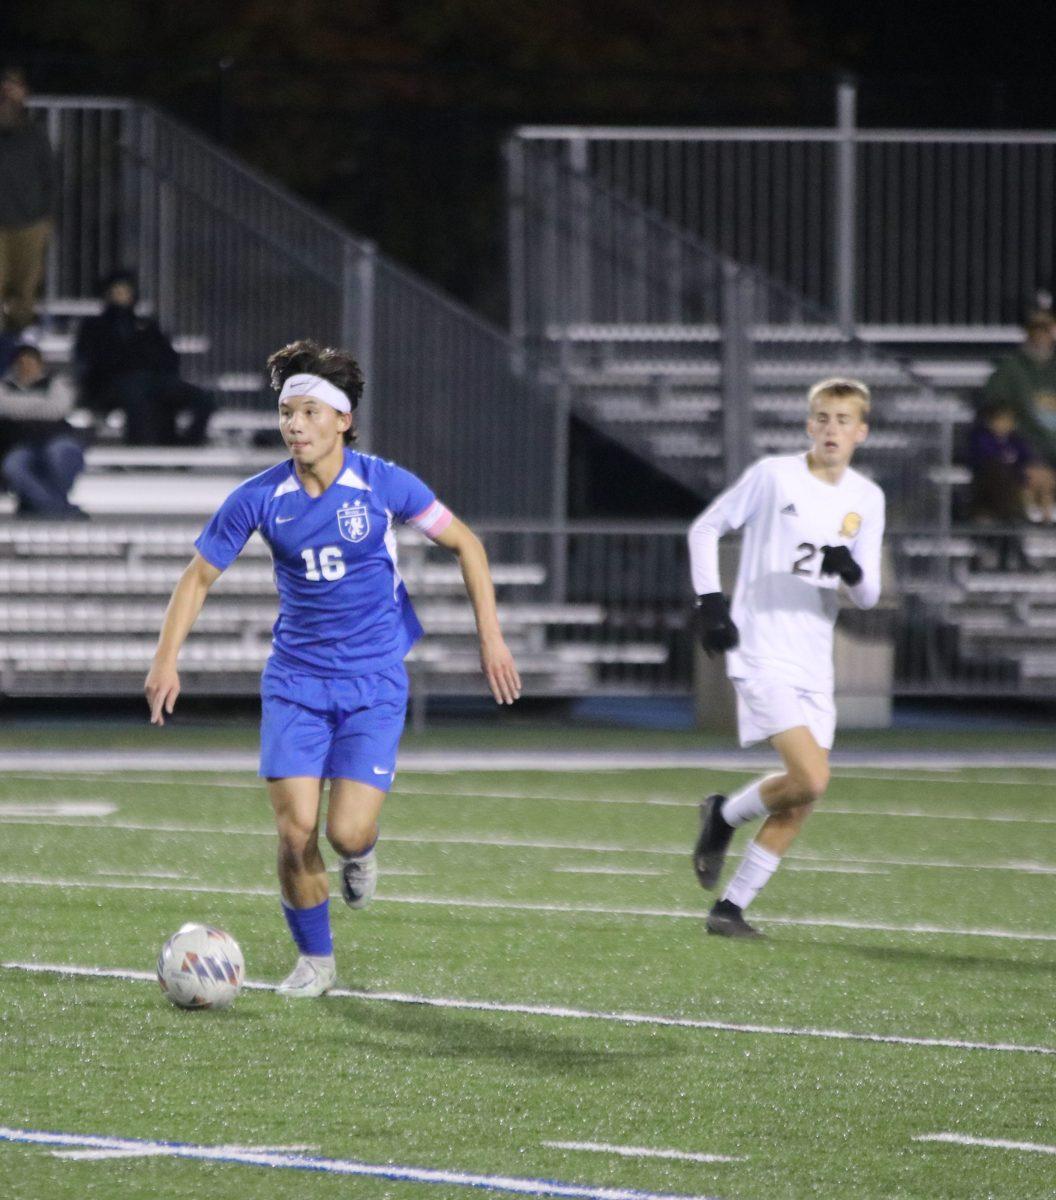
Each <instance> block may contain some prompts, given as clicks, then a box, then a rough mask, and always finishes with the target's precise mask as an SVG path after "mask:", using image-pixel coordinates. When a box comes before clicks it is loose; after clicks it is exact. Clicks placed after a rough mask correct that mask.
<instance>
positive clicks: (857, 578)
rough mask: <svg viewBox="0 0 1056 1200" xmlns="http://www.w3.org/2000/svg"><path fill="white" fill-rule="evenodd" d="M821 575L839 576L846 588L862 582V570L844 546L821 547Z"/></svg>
mask: <svg viewBox="0 0 1056 1200" xmlns="http://www.w3.org/2000/svg"><path fill="white" fill-rule="evenodd" d="M821 573H822V575H839V577H840V578H841V579H842V580H843V582H844V583H845V584H847V586H848V587H854V585H855V584H856V583H861V582H862V568H861V567H860V566H859V565H858V564H857V563H856V562H855V561H854V559H853V558H852V557H851V552H850V550H848V549H847V547H846V546H822V548H821Z"/></svg>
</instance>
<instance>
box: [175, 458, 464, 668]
mask: <svg viewBox="0 0 1056 1200" xmlns="http://www.w3.org/2000/svg"><path fill="white" fill-rule="evenodd" d="M450 521H451V514H450V512H449V511H448V510H447V509H446V508H445V507H444V506H443V505H442V504H441V503H440V502H439V501H438V500H437V498H436V497H435V496H434V495H433V493H432V492H431V491H430V490H429V488H428V487H426V485H425V484H424V483H423V482H422V481H421V480H420V479H419V478H418V477H417V476H415V475H412V474H411V472H410V471H405V470H404V469H403V468H402V467H397V466H396V465H395V464H394V463H391V462H385V461H384V460H383V459H380V458H375V457H373V456H372V455H369V454H358V453H357V452H356V451H355V450H352V449H351V448H346V449H345V465H344V467H343V469H342V471H341V472H340V474H339V475H338V477H337V479H336V480H335V481H334V482H333V483H332V484H331V485H330V486H329V487H328V488H327V489H326V491H325V492H323V494H322V495H321V496H317V497H312V496H309V495H308V493H307V492H306V491H305V490H304V488H303V487H302V486H301V483H300V480H299V479H298V477H297V472H296V470H295V468H294V465H293V461H292V460H287V461H286V462H283V463H279V464H278V465H277V466H274V467H270V468H269V469H268V470H267V471H262V472H261V473H260V474H259V475H254V476H253V478H252V479H247V480H246V482H245V483H243V484H240V485H239V486H238V487H237V488H235V490H234V491H233V492H232V493H231V494H230V496H228V497H227V499H226V500H225V501H224V502H223V504H222V505H221V506H220V508H219V509H218V510H217V512H216V515H215V516H214V517H213V519H212V520H211V521H210V522H209V524H208V525H207V526H206V527H205V529H204V530H203V531H202V533H201V535H200V536H199V537H198V540H197V541H196V542H195V546H196V547H197V549H198V552H199V554H201V556H202V557H203V558H204V559H205V560H206V561H207V562H210V563H211V564H212V565H213V566H214V567H216V568H217V569H218V570H220V571H223V570H226V568H227V567H229V566H230V565H231V563H233V562H234V560H235V559H236V558H237V557H238V555H239V553H240V552H241V550H242V547H243V546H244V545H245V544H246V542H247V541H248V540H249V538H250V536H251V535H252V533H253V532H254V530H258V531H259V532H260V535H261V537H262V538H263V539H264V541H265V542H267V544H268V546H269V547H270V548H271V555H272V558H273V560H274V563H275V585H276V587H277V589H278V593H279V616H278V620H277V621H276V622H275V626H274V629H273V630H272V661H273V662H275V663H276V664H277V665H279V666H283V667H286V668H288V669H290V670H295V671H306V672H308V673H310V674H315V675H336V674H346V675H365V674H369V673H371V672H374V671H382V670H384V669H385V668H386V667H389V666H392V664H394V663H397V662H400V661H402V659H403V658H404V657H405V656H406V654H407V652H408V650H410V648H411V647H412V646H413V645H414V643H415V642H416V641H417V640H418V639H419V638H420V637H421V636H422V627H421V625H420V624H419V623H418V618H417V617H416V616H415V614H414V609H413V608H412V607H411V602H410V598H409V597H408V595H407V589H406V587H404V584H403V580H402V579H401V578H400V572H399V569H398V567H397V562H396V536H395V528H394V527H395V526H396V525H397V524H400V523H405V524H409V525H413V526H414V527H416V528H417V529H420V530H421V531H422V532H423V533H425V534H426V535H427V536H431V537H436V536H437V535H438V534H439V533H441V532H442V531H443V529H445V528H446V526H447V525H448V524H449V523H450Z"/></svg>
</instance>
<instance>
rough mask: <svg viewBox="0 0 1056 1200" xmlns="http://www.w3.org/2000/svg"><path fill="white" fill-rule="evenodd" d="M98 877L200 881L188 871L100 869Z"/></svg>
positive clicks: (97, 872)
mask: <svg viewBox="0 0 1056 1200" xmlns="http://www.w3.org/2000/svg"><path fill="white" fill-rule="evenodd" d="M95 873H96V875H104V876H107V877H109V876H114V877H116V878H118V879H184V880H187V881H194V882H197V881H198V876H197V875H188V874H187V872H186V871H111V870H108V869H106V868H103V867H100V868H99V869H98V870H97V871H96V872H95Z"/></svg>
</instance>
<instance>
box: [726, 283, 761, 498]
mask: <svg viewBox="0 0 1056 1200" xmlns="http://www.w3.org/2000/svg"><path fill="white" fill-rule="evenodd" d="M752 292H753V280H752V277H751V275H750V273H749V272H748V271H746V270H744V269H743V268H741V267H736V266H734V265H733V264H732V263H727V264H725V265H724V267H723V273H722V443H723V458H724V460H725V465H726V482H727V484H729V483H732V482H733V481H734V480H735V479H736V478H737V477H738V476H739V475H740V473H741V472H742V471H743V470H744V468H745V467H746V466H747V465H748V463H749V462H750V461H751V459H752V458H753V457H754V455H753V447H752V426H753V424H754V422H753V414H752V316H753V311H752Z"/></svg>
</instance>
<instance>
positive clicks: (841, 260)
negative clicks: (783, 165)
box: [835, 80, 858, 337]
mask: <svg viewBox="0 0 1056 1200" xmlns="http://www.w3.org/2000/svg"><path fill="white" fill-rule="evenodd" d="M857 109H858V89H857V88H856V87H855V85H854V84H853V83H851V82H850V81H848V80H842V81H841V82H840V84H839V86H838V87H837V89H836V123H837V128H838V129H839V133H840V140H839V141H838V142H837V144H836V172H835V183H836V196H835V210H836V245H835V258H836V261H835V286H836V320H837V322H838V323H839V326H840V329H841V330H842V332H843V333H845V334H847V336H848V337H853V336H854V329H855V286H854V285H855V280H854V275H855V228H854V225H855V207H856V196H855V190H856V186H857V181H856V178H855V152H856V138H857V125H856V121H857Z"/></svg>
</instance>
